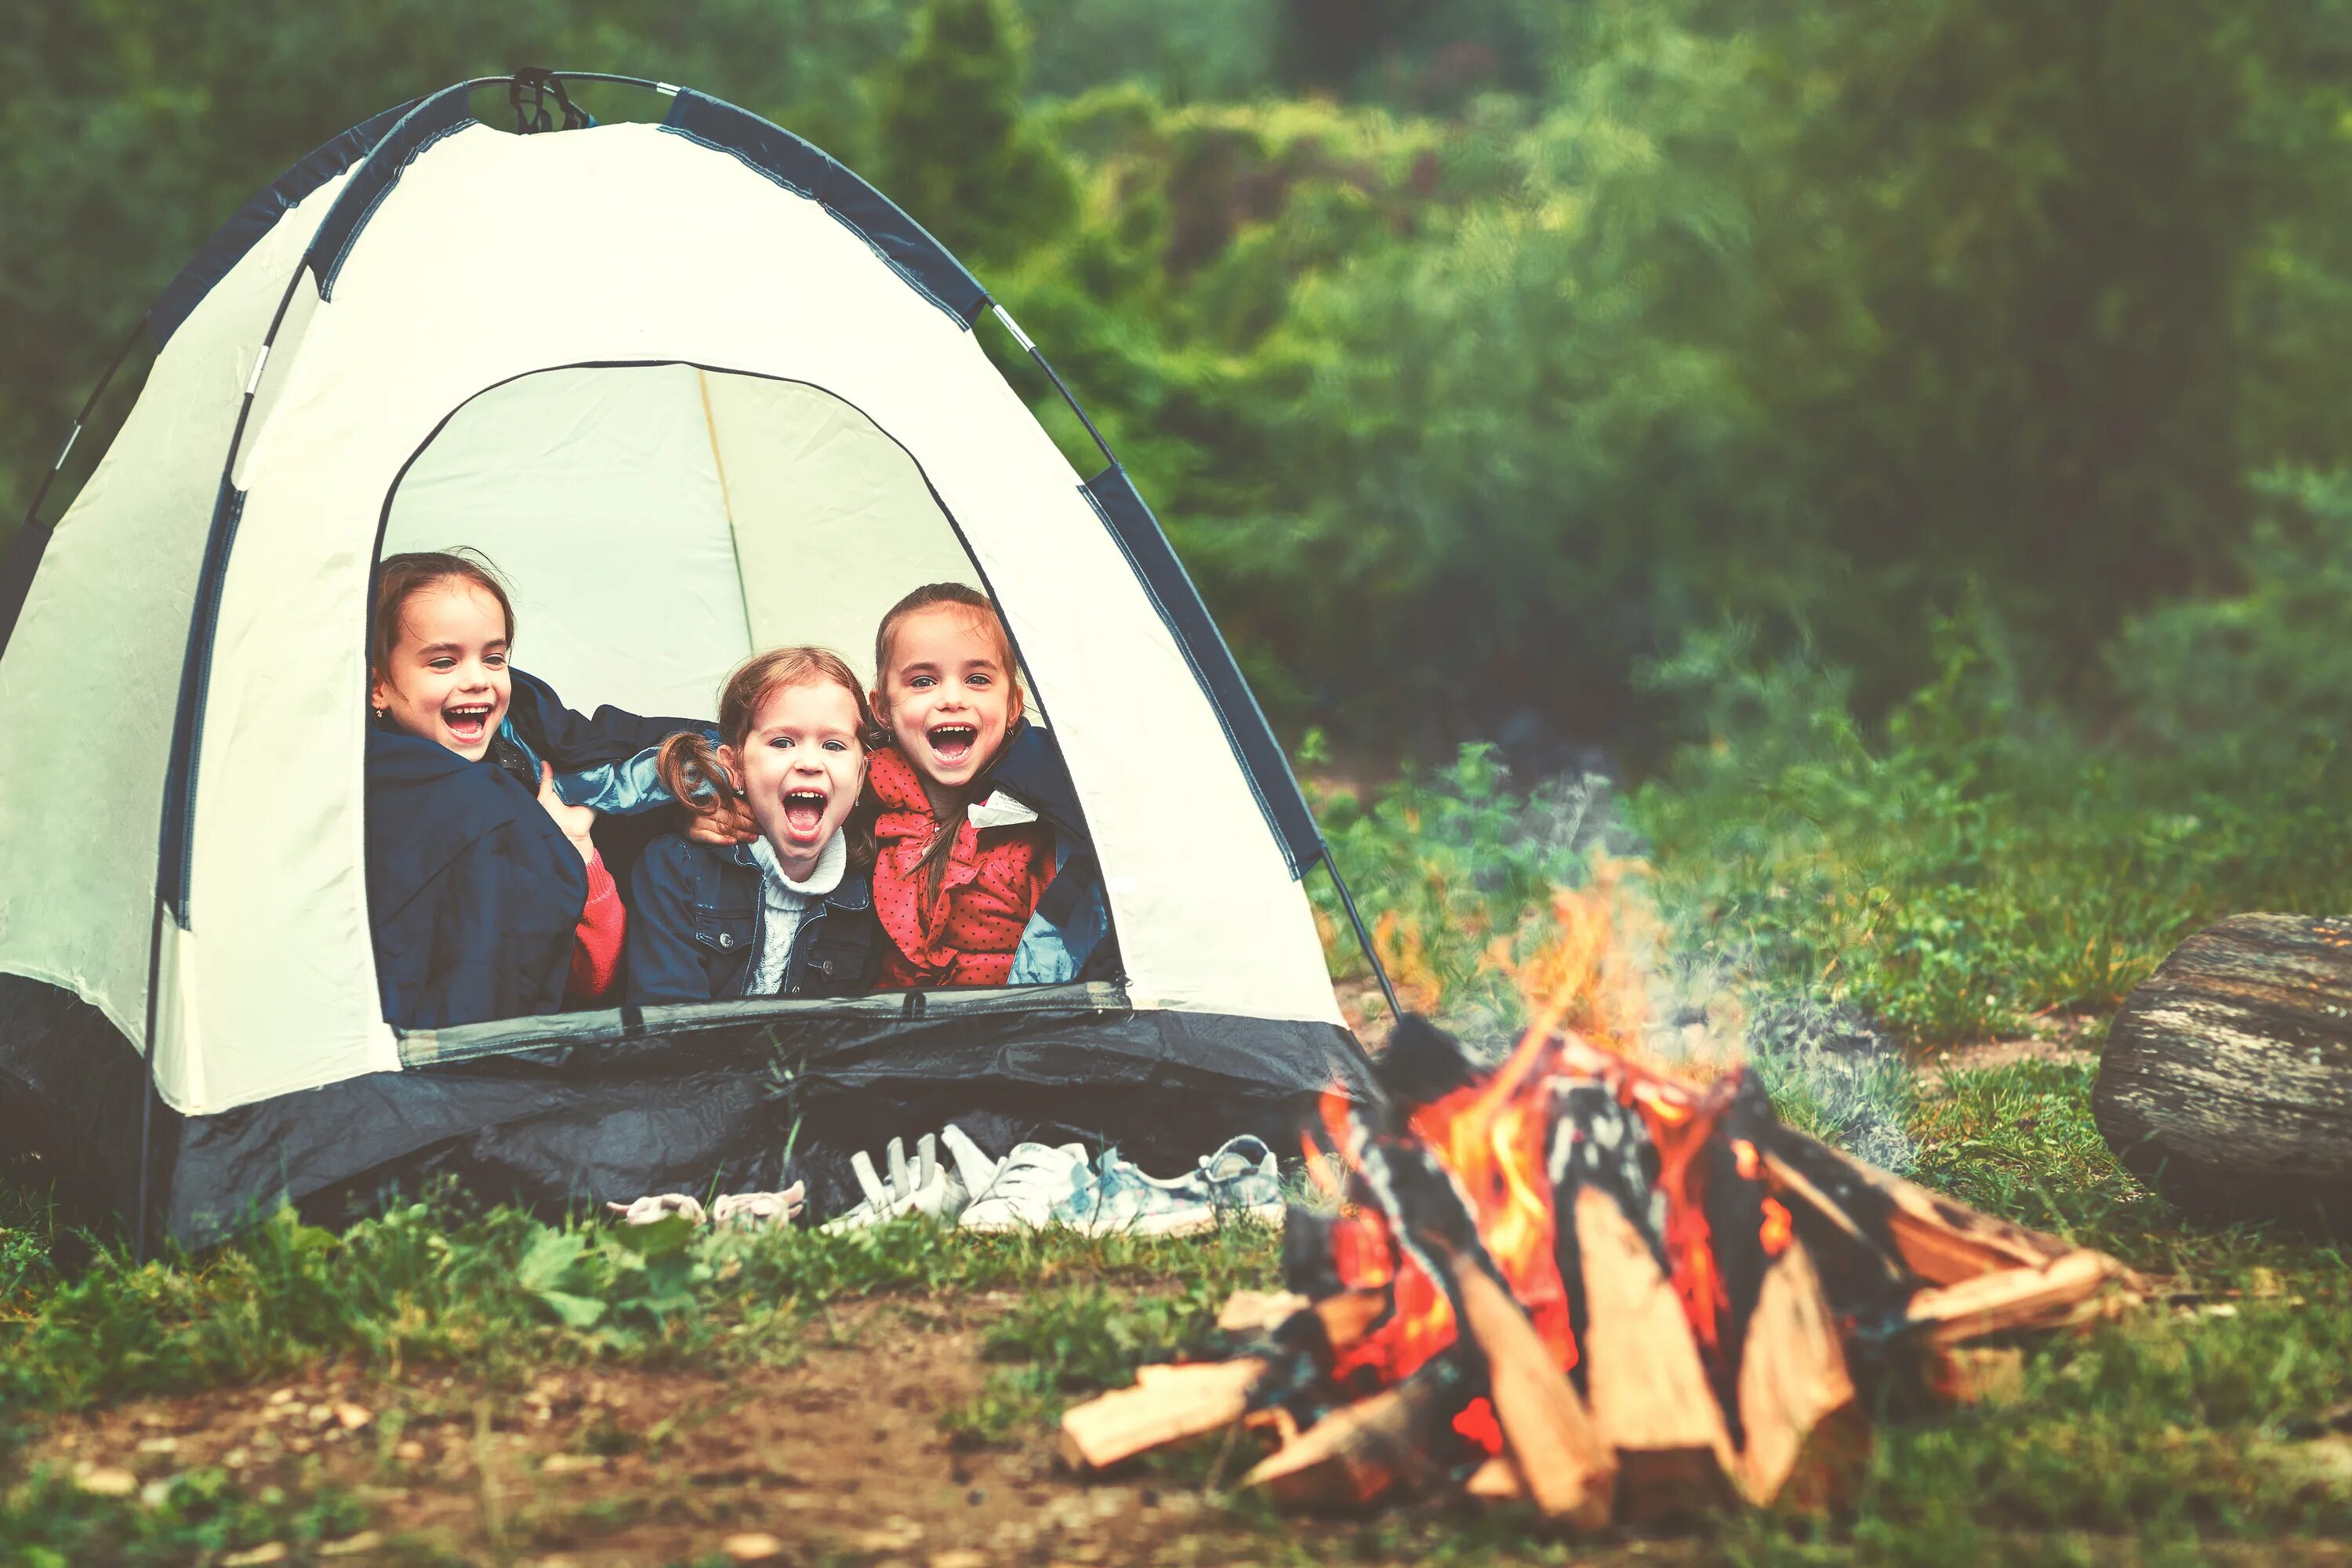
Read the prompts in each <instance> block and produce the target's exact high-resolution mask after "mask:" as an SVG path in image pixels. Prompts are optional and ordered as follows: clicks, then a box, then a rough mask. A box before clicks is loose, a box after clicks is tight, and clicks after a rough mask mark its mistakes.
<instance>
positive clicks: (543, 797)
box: [539, 763, 596, 860]
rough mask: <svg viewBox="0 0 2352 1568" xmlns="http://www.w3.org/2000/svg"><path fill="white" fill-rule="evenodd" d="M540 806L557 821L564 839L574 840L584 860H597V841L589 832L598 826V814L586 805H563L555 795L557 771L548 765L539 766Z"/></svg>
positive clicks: (556, 824)
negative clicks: (589, 835)
mask: <svg viewBox="0 0 2352 1568" xmlns="http://www.w3.org/2000/svg"><path fill="white" fill-rule="evenodd" d="M539 804H540V805H542V806H544V807H545V808H546V810H547V815H548V816H551V817H553V818H554V819H555V826H558V827H560V828H562V830H563V837H566V838H569V839H570V840H572V847H573V848H574V849H577V850H579V851H580V858H582V859H583V860H593V859H594V858H596V841H595V840H594V839H593V838H591V837H588V830H589V829H590V828H591V827H593V826H595V825H596V814H595V813H594V812H593V811H591V810H590V809H589V808H588V807H586V806H584V805H564V804H563V801H562V797H561V796H559V795H557V794H556V793H555V769H554V767H553V766H552V765H551V764H550V763H540V764H539Z"/></svg>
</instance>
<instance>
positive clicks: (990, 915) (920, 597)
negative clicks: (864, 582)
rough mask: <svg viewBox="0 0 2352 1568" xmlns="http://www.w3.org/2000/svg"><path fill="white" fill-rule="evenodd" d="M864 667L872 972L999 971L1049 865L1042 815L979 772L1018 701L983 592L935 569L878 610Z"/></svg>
mask: <svg viewBox="0 0 2352 1568" xmlns="http://www.w3.org/2000/svg"><path fill="white" fill-rule="evenodd" d="M874 667H875V669H876V671H877V677H876V678H877V680H878V681H879V685H878V686H877V688H876V689H875V691H874V711H875V714H876V717H877V718H878V719H879V720H880V721H881V723H882V727H883V729H884V730H885V731H887V733H888V736H889V740H890V744H889V745H888V746H887V747H886V748H884V749H882V750H880V751H877V752H876V753H875V755H874V758H873V762H872V766H871V768H870V770H869V773H868V780H867V788H868V790H869V792H870V793H871V795H873V797H874V800H875V804H876V805H877V807H878V815H877V819H876V821H875V825H874V833H875V838H876V841H877V854H876V857H875V863H874V907H875V912H876V914H877V915H878V916H879V917H880V919H881V921H882V929H883V930H884V931H886V932H887V933H888V936H889V938H890V942H889V945H888V947H887V949H886V951H885V952H884V953H883V965H882V981H881V984H883V985H884V986H885V987H898V986H931V985H1002V984H1005V983H1006V982H1007V980H1008V979H1009V978H1010V977H1011V975H1012V971H1013V953H1014V951H1015V950H1016V949H1017V948H1018V947H1019V946H1020V945H1021V937H1022V932H1023V931H1024V929H1026V928H1027V926H1028V924H1029V921H1030V917H1031V916H1032V915H1034V913H1035V912H1036V910H1037V904H1038V900H1040V899H1042V898H1043V897H1044V896H1045V889H1046V888H1047V887H1048V886H1049V885H1050V884H1051V883H1052V881H1053V879H1054V830H1053V828H1052V826H1050V825H1049V824H1047V823H1046V822H1045V821H1043V820H1041V819H1040V818H1039V817H1038V816H1037V815H1036V814H1035V813H1034V811H1031V810H1029V809H1028V808H1026V807H1025V806H1024V805H1021V804H1020V803H1019V802H1017V801H1014V800H1012V799H1011V798H1010V797H1007V796H1000V795H994V794H992V792H991V790H990V788H989V786H988V785H987V783H986V779H987V774H988V771H989V768H990V767H991V765H992V763H995V761H996V759H997V757H998V754H999V753H1000V752H1003V749H1004V746H1005V742H1006V741H1007V739H1008V738H1009V737H1010V736H1011V735H1012V734H1013V727H1014V726H1015V725H1016V724H1017V723H1018V722H1019V721H1020V720H1021V716H1022V711H1023V707H1024V703H1023V700H1022V694H1021V687H1020V683H1019V682H1018V680H1016V679H1014V665H1013V644H1012V639H1011V638H1010V637H1007V636H1006V635H1005V631H1004V623H1003V621H1002V620H1000V619H999V618H998V616H997V614H996V607H995V606H994V605H992V604H991V603H989V600H988V597H987V595H983V594H982V593H980V592H978V591H977V590H975V589H971V588H968V587H965V586H964V585H962V584H958V583H935V584H930V585H929V586H928V587H923V588H918V589H916V590H915V591H914V592H913V593H912V594H909V595H907V596H906V597H905V598H904V599H901V600H900V601H899V602H898V604H897V605H895V606H893V607H892V609H891V610H890V613H889V614H888V615H887V616H883V617H882V625H881V628H880V630H879V631H877V633H876V635H875V639H874Z"/></svg>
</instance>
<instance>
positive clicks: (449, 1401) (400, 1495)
mask: <svg viewBox="0 0 2352 1568" xmlns="http://www.w3.org/2000/svg"><path fill="white" fill-rule="evenodd" d="M1012 1303H1013V1298H1012V1297H1011V1296H1010V1295H1009V1294H1007V1293H1004V1292H994V1293H991V1294H990V1295H989V1296H987V1297H983V1298H981V1299H977V1300H973V1301H972V1302H971V1303H969V1304H968V1305H967V1306H965V1307H963V1308H961V1309H957V1308H948V1307H942V1306H937V1305H933V1304H929V1303H917V1302H907V1301H889V1302H878V1303H866V1304H861V1305H859V1306H857V1307H856V1308H854V1309H850V1310H841V1311H837V1312H835V1314H833V1316H832V1319H831V1321H830V1322H829V1323H828V1324H826V1325H825V1326H824V1327H823V1328H821V1329H820V1330H819V1331H818V1332H819V1333H820V1335H821V1336H822V1338H821V1339H820V1340H818V1341H817V1342H812V1344H811V1345H810V1347H809V1349H808V1351H807V1353H806V1354H805V1356H804V1357H803V1359H802V1360H800V1361H799V1362H798V1363H796V1364H794V1365H792V1366H789V1367H780V1368H763V1369H760V1370H756V1371H753V1372H750V1373H745V1374H742V1375H740V1376H737V1377H732V1378H727V1377H719V1376H714V1375H711V1374H709V1373H700V1372H685V1371H680V1372H643V1371H626V1370H594V1371H579V1372H562V1373H549V1374H546V1375H544V1376H542V1377H541V1378H540V1379H539V1380H538V1381H537V1382H535V1383H534V1384H531V1385H530V1387H529V1388H528V1389H526V1390H523V1391H521V1392H520V1393H514V1392H504V1391H501V1392H492V1391H488V1390H486V1389H484V1388H482V1387H480V1386H478V1385H477V1384H472V1383H469V1382H468V1380H467V1379H466V1378H465V1377H464V1376H463V1375H462V1373H447V1372H444V1371H441V1370H439V1369H436V1370H434V1371H432V1372H431V1373H427V1374H423V1375H419V1376H417V1377H415V1378H412V1379H409V1380H406V1381H400V1382H374V1381H364V1380H360V1379H355V1378H341V1379H339V1378H337V1377H334V1376H332V1375H331V1374H330V1375H320V1376H312V1377H307V1378H302V1379H299V1380H297V1381H294V1382H290V1383H287V1384H272V1385H268V1386H261V1387H254V1388H247V1389H232V1390H225V1391H219V1392H215V1393H213V1394H205V1395H199V1396H190V1397H185V1398H178V1399H168V1400H150V1401H142V1402H138V1403H134V1404H130V1405H121V1406H118V1407H115V1408H112V1409H110V1410H106V1411H102V1412H97V1413H93V1414H91V1415H88V1416H82V1417H68V1418H63V1419H61V1420H59V1421H58V1423H57V1424H56V1425H55V1426H52V1427H51V1428H50V1430H49V1431H48V1432H47V1433H46V1434H45V1435H44V1436H42V1437H41V1438H40V1439H39V1440H37V1443H36V1444H35V1446H34V1448H33V1451H32V1452H31V1453H30V1454H28V1455H27V1456H26V1458H28V1459H30V1460H31V1461H32V1462H33V1463H36V1464H38V1463H41V1462H43V1461H47V1462H50V1463H55V1464H59V1465H62V1466H64V1467H66V1468H72V1469H78V1470H80V1471H82V1473H84V1474H85V1475H87V1474H89V1472H91V1471H94V1470H97V1469H100V1468H111V1469H118V1470H121V1469H127V1470H129V1471H131V1473H132V1474H133V1475H134V1476H135V1477H136V1478H137V1479H138V1480H139V1481H140V1482H141V1483H142V1484H143V1483H145V1482H149V1481H152V1480H157V1479H163V1478H164V1477H167V1476H170V1475H172V1474H173V1473H175V1472H177V1471H181V1470H184V1469H187V1468H193V1467H196V1466H204V1465H221V1466H225V1467H226V1468H228V1469H229V1470H230V1471H232V1472H233V1473H234V1474H235V1475H236V1477H237V1478H238V1479H239V1480H240V1481H241V1482H242V1483H244V1485H245V1486H246V1487H247V1488H248V1489H259V1488H261V1487H264V1486H268V1485H271V1484H275V1485H278V1486H281V1487H285V1488H287V1489H289V1490H292V1489H295V1488H297V1487H315V1486H318V1485H320V1484H333V1485H338V1486H341V1487H343V1488H346V1489H351V1490H352V1491H354V1492H356V1493H357V1494H358V1495H359V1496H360V1497H361V1498H362V1499H364V1500H366V1501H368V1502H369V1503H370V1504H372V1505H373V1507H374V1509H375V1510H376V1521H375V1525H374V1528H373V1530H371V1531H369V1532H367V1533H366V1534H365V1535H363V1536H362V1537H358V1538H346V1540H345V1541H343V1542H329V1543H324V1550H323V1551H321V1552H320V1555H321V1557H323V1558H325V1559H327V1560H329V1561H335V1562H341V1561H351V1562H365V1563H402V1562H446V1561H448V1560H449V1559H450V1558H452V1557H455V1558H457V1559H458V1560H460V1561H464V1562H467V1563H502V1564H516V1565H531V1568H618V1565H620V1564H625V1563H626V1564H638V1563H698V1562H705V1561H709V1560H712V1559H714V1558H715V1559H717V1560H718V1561H721V1562H731V1561H741V1562H768V1563H841V1564H876V1565H879V1564H904V1565H907V1568H1019V1565H1040V1568H1043V1565H1047V1564H1057V1563H1068V1564H1113V1563H1118V1564H1124V1563H1139V1564H1144V1563H1148V1564H1153V1565H1161V1564H1166V1565H1171V1568H1178V1565H1181V1568H1192V1565H1196V1564H1197V1565H1207V1564H1217V1565H1223V1564H1234V1563H1253V1562H1261V1561H1265V1559H1266V1558H1267V1556H1268V1555H1269V1552H1270V1549H1276V1548H1280V1547H1282V1546H1283V1545H1284V1544H1285V1542H1286V1541H1287V1542H1288V1543H1289V1544H1291V1545H1293V1546H1305V1547H1306V1548H1307V1550H1309V1551H1311V1552H1313V1554H1314V1555H1315V1556H1316V1557H1318V1558H1320V1557H1323V1556H1324V1555H1326V1552H1325V1551H1323V1550H1320V1549H1318V1548H1321V1547H1328V1554H1329V1555H1331V1556H1334V1557H1341V1558H1346V1559H1348V1560H1350V1561H1355V1562H1371V1563H1376V1562H1379V1561H1381V1560H1382V1558H1383V1557H1385V1556H1387V1555H1388V1554H1387V1552H1384V1551H1383V1550H1382V1549H1381V1544H1377V1543H1373V1542H1368V1541H1365V1540H1363V1539H1360V1538H1357V1532H1358V1531H1359V1529H1360V1527H1358V1526H1354V1525H1350V1524H1349V1523H1347V1522H1345V1521H1326V1522H1307V1521H1297V1522H1296V1523H1295V1526H1290V1527H1286V1529H1285V1530H1284V1531H1283V1532H1282V1534H1281V1535H1280V1536H1269V1535H1268V1534H1266V1533H1264V1532H1263V1531H1261V1529H1260V1528H1259V1527H1256V1526H1254V1525H1252V1524H1251V1523H1250V1522H1249V1521H1247V1520H1246V1519H1244V1518H1238V1517H1235V1516H1234V1515H1233V1514H1232V1513H1231V1512H1229V1511H1228V1510H1227V1509H1226V1508H1225V1507H1224V1506H1223V1504H1222V1503H1221V1502H1219V1501H1217V1500H1212V1499H1206V1498H1204V1497H1203V1495H1202V1492H1201V1491H1200V1490H1199V1489H1196V1488H1195V1487H1193V1486H1192V1485H1190V1484H1186V1483H1171V1482H1169V1481H1167V1480H1165V1479H1160V1480H1158V1481H1157V1482H1155V1481H1154V1479H1153V1478H1151V1477H1149V1476H1143V1477H1135V1476H1129V1477H1126V1478H1123V1479H1112V1480H1109V1481H1105V1482H1100V1483H1096V1484H1087V1483H1084V1482H1081V1481H1079V1480H1078V1479H1076V1478H1074V1477H1072V1476H1071V1475H1069V1474H1068V1473H1067V1472H1066V1471H1063V1470H1061V1469H1060V1468H1058V1466H1057V1463H1056V1461H1055V1457H1054V1454H1053V1448H1052V1445H1051V1442H1050V1441H1049V1439H1048V1438H1047V1437H1046V1436H1045V1435H1043V1434H1040V1435H1038V1436H1036V1437H1034V1439H1032V1440H1029V1441H1027V1442H1026V1443H1024V1446H1023V1447H1019V1448H1017V1449H1015V1450H1013V1451H1010V1452H1001V1451H982V1452H965V1451H959V1450H958V1449H956V1448H955V1447H951V1446H950V1443H949V1442H948V1441H947V1440H946V1439H945V1438H944V1437H943V1436H941V1433H940V1415H941V1413H942V1412H943V1411H945V1410H947V1409H948V1408H950V1406H951V1405H954V1404H956V1403H958V1402H960V1401H961V1400H963V1399H965V1398H967V1397H969V1396H970V1395H971V1394H973V1393H974V1392H976V1391H977V1390H978V1389H979V1388H980V1386H981V1383H982V1378H983V1377H984V1375H985V1373H986V1371H987V1368H986V1366H985V1363H982V1360H981V1359H980V1353H979V1352H980V1342H981V1337H982V1329H983V1328H984V1327H985V1325H986V1323H987V1321H989V1319H991V1318H992V1317H993V1316H995V1315H996V1314H997V1313H999V1312H1002V1311H1003V1310H1005V1309H1006V1308H1008V1307H1010V1306H1011V1305H1012ZM1245 1462H1246V1461H1245V1459H1237V1461H1236V1462H1235V1463H1234V1464H1233V1465H1232V1466H1231V1467H1230V1468H1229V1474H1231V1475H1238V1474H1239V1473H1240V1471H1241V1470H1242V1469H1243V1468H1244V1465H1245ZM1431 1522H1432V1523H1433V1524H1440V1523H1441V1521H1431ZM759 1537H767V1538H771V1539H769V1540H765V1541H762V1540H760V1539H757V1538H759ZM1318 1538H1319V1540H1318ZM1398 1544H1402V1542H1398ZM1690 1545H1691V1543H1688V1542H1682V1543H1677V1542H1646V1543H1642V1544H1641V1545H1638V1546H1634V1547H1632V1548H1630V1550H1632V1551H1633V1552H1634V1553H1635V1554H1637V1555H1638V1556H1639V1557H1640V1559H1641V1560H1642V1561H1643V1562H1645V1563H1660V1562H1664V1563H1674V1562H1676V1561H1679V1560H1684V1559H1685V1557H1686V1556H1687V1549H1688V1547H1689V1546H1690ZM1276 1554H1277V1555H1278V1554H1279V1553H1278V1552H1276ZM1416 1555H1418V1552H1411V1551H1408V1552H1405V1553H1404V1554H1403V1557H1402V1560H1410V1559H1411V1558H1412V1556H1416ZM1619 1555H1620V1553H1619V1552H1616V1551H1605V1552H1601V1553H1600V1554H1598V1555H1594V1554H1591V1553H1580V1554H1579V1561H1580V1562H1607V1561H1610V1560H1612V1559H1615V1558H1617V1557H1619ZM1391 1560H1398V1559H1391Z"/></svg>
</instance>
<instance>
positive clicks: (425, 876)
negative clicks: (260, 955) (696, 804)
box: [367, 552, 698, 1029]
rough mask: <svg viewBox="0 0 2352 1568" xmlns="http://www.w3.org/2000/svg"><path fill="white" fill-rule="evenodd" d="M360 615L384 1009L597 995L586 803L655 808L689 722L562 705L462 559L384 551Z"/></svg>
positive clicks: (371, 860)
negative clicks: (363, 619)
mask: <svg viewBox="0 0 2352 1568" xmlns="http://www.w3.org/2000/svg"><path fill="white" fill-rule="evenodd" d="M374 611H375V615H374V624H373V627H372V628H371V637H370V643H369V656H370V657H369V666H370V668H369V677H370V681H369V704H370V707H371V708H372V709H373V713H374V719H375V721H374V723H373V724H372V725H371V726H370V727H369V730H368V737H367V879H368V910H369V914H370V917H371V921H372V923H373V928H374V937H375V957H376V979H377V984H378V985H379V987H380V989H381V992H382V996H383V1013H384V1017H385V1019H386V1021H388V1022H389V1023H391V1024H393V1025H394V1026H397V1027H401V1028H411V1029H414V1028H440V1027H448V1026H453V1025H458V1024H471V1023H479V1022H483V1021H486V1020H488V1019H493V1018H509V1017H518V1016H529V1015H532V1014H538V1013H551V1012H554V1011H556V1010H557V1009H559V1008H561V1007H563V1006H565V1005H583V1004H586V1003H591V1002H594V1001H597V1000H601V999H602V998H603V997H604V994H606V993H607V992H609V991H611V990H612V989H614V979H615V972H616V970H617V967H618V962H619V959H620V953H621V947H622V932H623V925H624V921H625V911H624V910H623V909H622V907H621V901H620V897H619V893H618V890H617V889H615V887H614V880H613V878H612V876H611V875H610V873H608V872H606V871H605V870H604V864H603V859H602V857H601V855H600V854H599V852H598V850H597V848H596V846H595V844H594V842H593V839H591V838H590V837H589V829H590V826H591V825H592V824H593V820H594V818H595V816H596V815H597V814H598V812H599V811H600V810H602V811H617V812H624V813H625V812H631V811H636V810H644V809H649V808H651V807H654V806H657V805H667V804H668V802H669V799H670V797H669V796H668V795H667V794H666V793H663V792H662V791H661V790H660V788H659V786H658V784H657V783H656V780H655V777H654V772H655V770H654V758H655V756H656V751H655V748H656V747H657V746H658V745H659V744H660V743H661V742H662V741H663V740H664V739H665V738H667V736H669V735H670V734H671V733H673V732H675V731H679V730H690V729H698V726H697V725H696V724H694V722H693V721H688V720H684V719H641V718H638V717H637V716H636V715H635V714H631V713H624V712H622V711H621V710H618V709H614V708H600V709H598V710H597V711H596V713H595V715H594V717H593V718H583V717H581V716H580V715H579V714H577V713H574V712H572V711H571V710H568V709H566V708H565V707H564V706H563V705H562V702H561V701H559V700H557V698H556V696H555V693H554V692H553V691H552V690H551V689H548V687H547V686H546V685H545V684H544V683H543V682H541V681H539V680H536V679H532V678H531V677H530V676H529V675H526V674H524V673H523V672H522V671H520V670H519V669H515V668H511V667H510V666H509V663H508V656H509V650H510V645H511V644H512V642H513V640H514V609H513V605H512V604H511V602H510V601H509V599H508V597H507V593H506V589H505V587H504V586H503V585H502V584H500V583H499V580H498V578H497V577H496V575H494V574H492V573H491V572H490V571H489V570H488V568H487V567H486V566H485V565H484V564H483V563H479V562H478V561H475V560H472V559H469V558H468V557H467V556H465V555H458V554H449V553H440V552H416V553H411V554H404V555H393V556H387V557H386V558H385V559H384V560H383V563H381V564H380V565H379V566H378V568H377V571H376V583H375V600H374Z"/></svg>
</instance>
